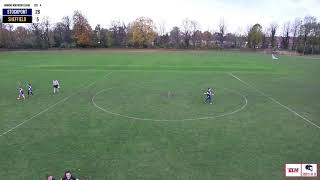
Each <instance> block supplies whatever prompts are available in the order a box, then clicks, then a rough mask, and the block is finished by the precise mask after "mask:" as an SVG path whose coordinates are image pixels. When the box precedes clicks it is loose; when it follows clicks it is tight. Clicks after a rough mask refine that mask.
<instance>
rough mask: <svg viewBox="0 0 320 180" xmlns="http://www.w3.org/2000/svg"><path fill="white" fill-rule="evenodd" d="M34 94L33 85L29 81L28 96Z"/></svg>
mask: <svg viewBox="0 0 320 180" xmlns="http://www.w3.org/2000/svg"><path fill="white" fill-rule="evenodd" d="M30 95H33V91H32V86H31V84H30V83H28V96H30Z"/></svg>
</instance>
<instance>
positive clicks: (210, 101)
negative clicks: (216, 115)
mask: <svg viewBox="0 0 320 180" xmlns="http://www.w3.org/2000/svg"><path fill="white" fill-rule="evenodd" d="M204 94H205V95H206V99H205V101H204V102H205V103H207V102H209V103H210V104H212V96H213V95H214V94H213V93H212V90H211V88H208V90H207V92H205V93H204Z"/></svg>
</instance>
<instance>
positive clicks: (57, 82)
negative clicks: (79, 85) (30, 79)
mask: <svg viewBox="0 0 320 180" xmlns="http://www.w3.org/2000/svg"><path fill="white" fill-rule="evenodd" d="M52 84H53V94H55V93H57V92H59V88H60V87H59V81H58V80H53V81H52Z"/></svg>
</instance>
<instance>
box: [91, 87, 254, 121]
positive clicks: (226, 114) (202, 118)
mask: <svg viewBox="0 0 320 180" xmlns="http://www.w3.org/2000/svg"><path fill="white" fill-rule="evenodd" d="M111 89H113V88H107V89H102V90H101V91H99V92H97V93H96V94H95V95H94V96H93V97H92V98H91V101H92V103H93V105H94V106H95V107H96V108H98V109H100V110H101V111H104V112H106V113H108V114H112V115H116V116H121V117H125V118H128V119H134V120H141V121H158V122H159V121H175V122H177V121H196V120H205V119H214V118H218V117H223V116H228V115H232V114H235V113H237V112H240V111H242V110H243V109H244V108H245V107H246V106H247V104H248V100H247V98H246V96H244V95H242V94H240V93H238V92H236V91H233V90H229V91H233V92H234V93H236V94H238V95H240V96H241V97H242V98H243V99H244V100H245V104H244V105H242V106H241V107H240V108H239V109H236V110H234V111H232V112H229V113H224V114H221V115H217V116H207V117H200V118H193V119H180V120H169V119H150V118H139V117H133V116H127V115H123V114H119V113H115V112H112V111H109V110H106V109H104V108H102V107H100V106H99V105H97V104H96V103H95V101H94V99H95V97H96V96H97V95H99V94H101V93H102V92H105V91H108V90H111Z"/></svg>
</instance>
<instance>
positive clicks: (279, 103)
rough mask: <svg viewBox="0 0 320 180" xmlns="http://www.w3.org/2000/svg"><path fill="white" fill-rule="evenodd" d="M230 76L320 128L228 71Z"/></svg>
mask: <svg viewBox="0 0 320 180" xmlns="http://www.w3.org/2000/svg"><path fill="white" fill-rule="evenodd" d="M229 75H230V76H232V77H234V78H235V79H237V80H239V81H240V82H242V83H243V84H245V85H247V86H248V87H251V88H252V89H254V90H256V91H257V92H259V93H260V94H261V95H263V96H264V97H266V98H269V99H270V100H271V101H273V102H275V103H277V104H279V105H280V106H282V107H283V108H285V109H287V110H288V111H290V112H292V113H293V114H295V115H296V116H298V117H300V118H301V119H303V120H305V121H306V122H309V123H310V124H312V125H314V126H315V127H317V128H319V129H320V126H319V125H317V124H315V123H314V122H312V121H310V120H309V119H307V118H305V117H303V116H302V115H300V114H298V113H297V112H296V111H294V110H293V109H291V108H289V107H288V106H286V105H283V104H281V103H280V102H279V101H277V100H275V99H274V98H272V97H271V96H268V95H267V94H265V93H264V92H262V91H260V90H259V89H257V88H255V87H254V86H251V85H250V84H249V83H247V82H245V81H243V80H241V79H240V78H239V77H237V76H236V75H234V74H232V73H229Z"/></svg>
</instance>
